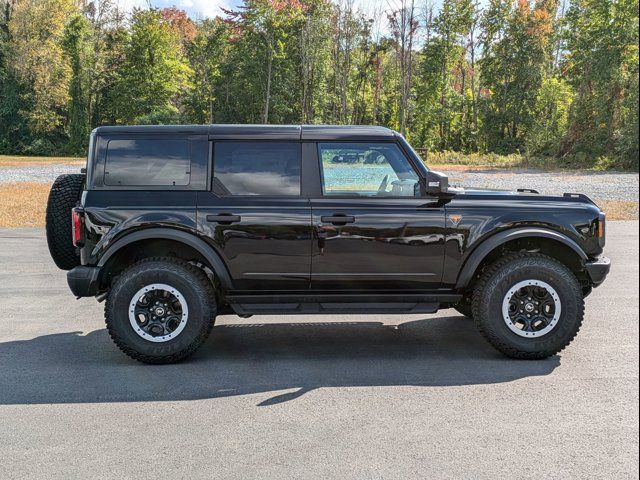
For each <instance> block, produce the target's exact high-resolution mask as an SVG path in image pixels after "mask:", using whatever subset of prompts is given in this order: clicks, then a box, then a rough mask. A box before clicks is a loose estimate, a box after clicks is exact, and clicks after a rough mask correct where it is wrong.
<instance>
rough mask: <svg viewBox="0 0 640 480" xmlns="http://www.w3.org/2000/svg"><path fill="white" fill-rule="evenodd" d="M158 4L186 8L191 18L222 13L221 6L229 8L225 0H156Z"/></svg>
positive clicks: (207, 16) (208, 16) (209, 16)
mask: <svg viewBox="0 0 640 480" xmlns="http://www.w3.org/2000/svg"><path fill="white" fill-rule="evenodd" d="M154 3H155V4H158V6H163V7H170V6H175V7H177V8H180V9H182V10H186V11H187V13H189V15H190V16H191V17H192V18H211V17H215V16H217V15H221V14H222V9H221V7H222V8H227V9H228V8H230V6H229V3H228V2H227V0H159V1H158V0H156V1H155V2H154Z"/></svg>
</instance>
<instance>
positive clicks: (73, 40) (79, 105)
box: [62, 15, 91, 155]
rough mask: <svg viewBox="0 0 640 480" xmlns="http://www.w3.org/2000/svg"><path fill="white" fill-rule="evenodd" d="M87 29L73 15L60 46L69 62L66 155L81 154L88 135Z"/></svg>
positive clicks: (88, 29) (79, 19)
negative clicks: (67, 148) (67, 147)
mask: <svg viewBox="0 0 640 480" xmlns="http://www.w3.org/2000/svg"><path fill="white" fill-rule="evenodd" d="M89 35H90V25H89V21H88V20H87V19H86V18H85V17H83V16H82V15H75V16H74V17H73V18H72V19H71V21H70V22H69V23H68V24H67V26H66V28H65V32H64V38H63V40H62V46H63V48H64V50H65V52H66V54H67V56H68V57H69V61H70V62H71V72H72V73H71V80H70V82H69V118H68V131H69V154H70V155H79V154H82V153H84V148H85V143H86V141H87V136H88V135H89V130H90V124H89V111H88V108H87V107H88V101H87V100H88V89H89V72H88V71H87V66H88V65H89V56H90V55H91V51H90V49H89V46H90V43H89Z"/></svg>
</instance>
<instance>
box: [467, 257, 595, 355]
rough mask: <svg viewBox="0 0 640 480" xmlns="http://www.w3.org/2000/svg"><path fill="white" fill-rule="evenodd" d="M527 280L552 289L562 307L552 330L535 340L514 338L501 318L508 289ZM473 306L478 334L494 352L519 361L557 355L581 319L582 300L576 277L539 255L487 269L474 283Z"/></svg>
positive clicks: (508, 259) (508, 260)
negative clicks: (547, 285)
mask: <svg viewBox="0 0 640 480" xmlns="http://www.w3.org/2000/svg"><path fill="white" fill-rule="evenodd" d="M528 279H534V280H539V281H543V282H546V283H547V284H549V285H550V286H551V287H553V289H555V291H556V292H557V294H558V296H559V298H560V302H561V307H562V309H561V314H560V318H559V320H558V323H557V324H556V325H555V327H554V328H553V329H552V330H551V331H549V332H548V333H546V334H544V335H542V336H540V337H537V338H525V337H522V336H519V335H517V334H516V333H514V332H513V331H511V330H510V329H509V327H508V326H507V324H506V322H505V321H504V319H503V315H502V302H503V299H504V297H505V295H506V294H507V292H508V290H509V289H510V288H511V287H513V286H514V285H515V284H517V283H518V282H520V281H523V280H528ZM472 306H473V318H474V321H475V322H476V324H477V326H478V329H479V330H480V333H481V334H482V335H483V336H484V337H485V338H486V339H487V340H488V341H489V343H490V344H491V345H493V346H494V347H495V348H496V349H497V350H499V351H500V352H502V353H503V354H505V355H507V356H509V357H512V358H518V359H534V360H535V359H543V358H547V357H550V356H552V355H555V354H556V353H558V352H560V351H561V350H563V349H564V348H565V347H566V346H567V345H569V343H571V341H572V340H573V339H574V338H575V336H576V334H577V333H578V331H579V330H580V326H581V325H582V320H583V318H584V297H583V295H582V290H581V288H580V284H579V282H578V280H577V279H576V277H575V275H574V274H573V273H572V272H571V270H569V269H568V268H567V267H566V266H565V265H563V264H562V263H560V262H558V261H557V260H555V259H553V258H551V257H548V256H546V255H542V254H538V253H515V254H511V255H508V256H506V257H504V258H502V259H500V260H498V261H497V262H495V263H494V264H492V265H491V266H489V267H488V268H487V269H486V270H485V271H484V273H483V274H482V276H481V277H480V279H479V281H478V283H477V284H476V287H475V289H474V294H473V302H472Z"/></svg>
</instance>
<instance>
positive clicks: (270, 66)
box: [262, 43, 273, 123]
mask: <svg viewBox="0 0 640 480" xmlns="http://www.w3.org/2000/svg"><path fill="white" fill-rule="evenodd" d="M267 48H268V52H269V54H268V57H267V93H266V95H265V99H264V118H263V121H262V123H269V102H271V74H272V69H273V48H272V46H271V43H269V44H268V45H267Z"/></svg>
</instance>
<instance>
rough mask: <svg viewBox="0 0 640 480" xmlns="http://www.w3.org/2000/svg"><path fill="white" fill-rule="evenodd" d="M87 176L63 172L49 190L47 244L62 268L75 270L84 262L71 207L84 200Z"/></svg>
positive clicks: (54, 259)
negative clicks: (76, 243) (75, 239)
mask: <svg viewBox="0 0 640 480" xmlns="http://www.w3.org/2000/svg"><path fill="white" fill-rule="evenodd" d="M84 180H85V176H84V175H82V174H69V175H60V176H59V177H58V178H56V181H55V182H53V185H52V186H51V191H50V192H49V200H48V201H47V216H46V225H47V244H48V245H49V253H50V254H51V258H53V261H54V262H55V264H56V265H57V266H58V268H61V269H62V270H71V269H72V268H74V267H77V266H78V265H80V256H79V255H78V253H77V251H76V247H74V246H73V239H72V237H71V235H72V232H71V209H72V208H73V207H75V206H76V205H77V203H78V200H79V199H80V194H81V192H82V189H83V186H84Z"/></svg>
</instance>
